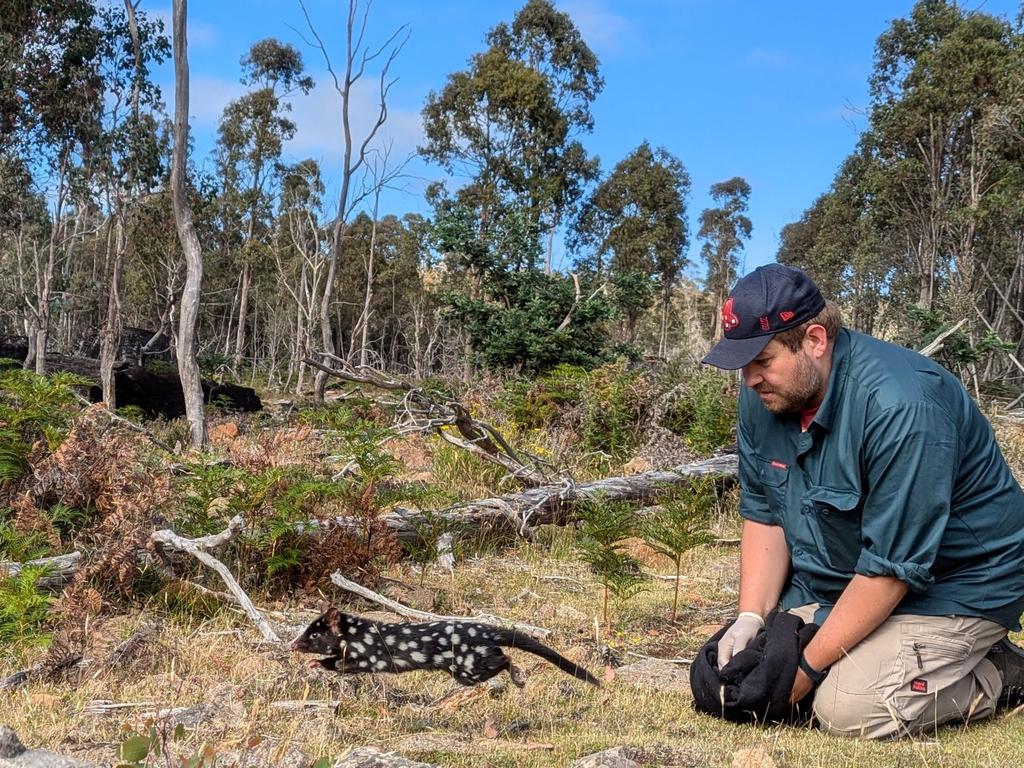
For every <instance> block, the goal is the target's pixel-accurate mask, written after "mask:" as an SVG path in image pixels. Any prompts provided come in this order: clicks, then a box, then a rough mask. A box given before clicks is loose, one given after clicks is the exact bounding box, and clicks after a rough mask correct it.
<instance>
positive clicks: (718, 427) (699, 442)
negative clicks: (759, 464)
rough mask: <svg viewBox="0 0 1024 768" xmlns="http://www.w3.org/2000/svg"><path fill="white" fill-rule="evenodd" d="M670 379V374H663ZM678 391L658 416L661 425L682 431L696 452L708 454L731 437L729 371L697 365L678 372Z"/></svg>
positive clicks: (732, 395) (733, 410)
mask: <svg viewBox="0 0 1024 768" xmlns="http://www.w3.org/2000/svg"><path fill="white" fill-rule="evenodd" d="M665 378H666V379H668V380H670V381H671V380H672V378H674V377H673V375H672V374H671V373H670V374H669V376H666V377H665ZM679 383H680V385H681V388H682V391H681V393H680V395H679V397H678V398H677V399H676V400H675V402H674V403H673V405H672V407H671V408H670V409H669V410H668V412H667V413H666V414H665V416H664V418H663V419H662V426H664V427H665V428H667V429H669V430H671V431H672V432H675V433H676V434H677V435H682V436H683V438H684V439H685V440H686V444H687V445H688V446H689V447H690V448H692V449H693V450H694V451H695V452H696V453H699V454H702V455H703V454H710V453H713V452H714V451H715V450H717V449H719V448H722V447H723V446H725V445H728V444H729V443H730V442H732V441H733V440H734V439H735V437H734V435H735V428H736V416H737V411H736V409H737V399H736V393H735V391H734V390H735V383H734V380H733V378H732V376H731V375H730V374H727V373H722V372H721V371H718V370H715V369H711V368H707V367H703V366H701V367H699V368H694V369H692V370H689V371H686V372H684V373H683V374H682V380H681V381H680V382H679Z"/></svg>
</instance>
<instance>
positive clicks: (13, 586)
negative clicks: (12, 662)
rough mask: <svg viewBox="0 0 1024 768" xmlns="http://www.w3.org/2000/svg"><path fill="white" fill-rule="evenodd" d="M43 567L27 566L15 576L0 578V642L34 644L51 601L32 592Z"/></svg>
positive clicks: (35, 591)
mask: <svg viewBox="0 0 1024 768" xmlns="http://www.w3.org/2000/svg"><path fill="white" fill-rule="evenodd" d="M45 573H46V569H45V568H39V567H34V566H27V567H25V568H22V569H21V571H20V572H19V573H18V574H17V575H16V576H0V643H18V644H38V643H42V642H45V641H46V637H45V636H44V635H43V634H42V632H41V630H42V627H43V625H44V623H45V621H46V613H47V611H48V610H49V608H50V604H51V603H52V602H53V598H51V597H49V596H46V595H43V594H40V593H39V592H38V591H37V590H36V581H38V579H39V577H40V576H43V575H44V574H45Z"/></svg>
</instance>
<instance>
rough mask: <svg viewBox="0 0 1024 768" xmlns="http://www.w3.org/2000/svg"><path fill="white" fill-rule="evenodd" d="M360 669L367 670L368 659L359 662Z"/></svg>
mask: <svg viewBox="0 0 1024 768" xmlns="http://www.w3.org/2000/svg"><path fill="white" fill-rule="evenodd" d="M359 668H360V669H366V659H363V660H362V661H360V662H359Z"/></svg>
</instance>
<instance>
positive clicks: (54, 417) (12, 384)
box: [0, 368, 88, 484]
mask: <svg viewBox="0 0 1024 768" xmlns="http://www.w3.org/2000/svg"><path fill="white" fill-rule="evenodd" d="M86 385H88V381H86V380H85V379H82V378H81V377H79V376H74V375H72V374H68V373H58V374H54V375H53V376H51V377H49V378H47V377H46V376H38V375H37V374H35V373H32V372H30V371H26V370H23V369H21V368H7V369H4V370H0V483H4V484H6V483H10V482H13V481H14V480H17V479H18V478H19V477H21V475H22V474H23V473H24V471H25V469H26V466H25V457H26V456H27V455H28V451H29V448H30V447H31V445H32V444H33V443H34V442H36V441H37V440H40V439H42V440H45V441H46V444H47V446H48V447H49V448H50V450H53V449H54V448H56V447H57V446H58V445H59V444H60V443H61V441H62V440H63V439H64V437H65V435H66V434H67V430H68V429H69V427H70V425H71V421H72V419H73V417H74V414H75V413H77V400H75V397H74V388H75V387H80V386H86Z"/></svg>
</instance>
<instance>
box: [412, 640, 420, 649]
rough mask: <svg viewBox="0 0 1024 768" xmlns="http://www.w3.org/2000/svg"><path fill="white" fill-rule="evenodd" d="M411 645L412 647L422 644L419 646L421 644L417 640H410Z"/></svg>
mask: <svg viewBox="0 0 1024 768" xmlns="http://www.w3.org/2000/svg"><path fill="white" fill-rule="evenodd" d="M409 647H410V648H419V647H420V646H419V644H418V643H417V642H416V641H415V640H410V641H409Z"/></svg>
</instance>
